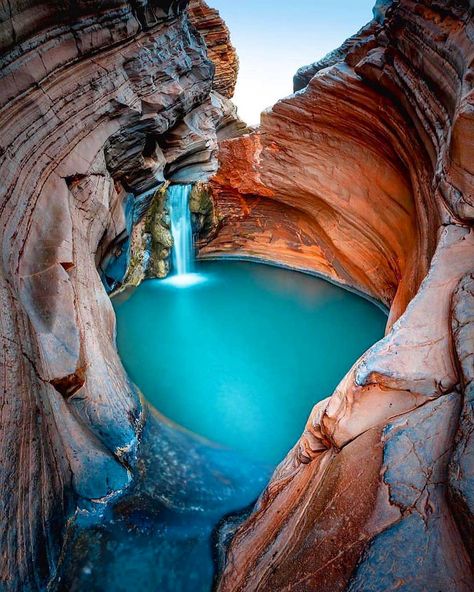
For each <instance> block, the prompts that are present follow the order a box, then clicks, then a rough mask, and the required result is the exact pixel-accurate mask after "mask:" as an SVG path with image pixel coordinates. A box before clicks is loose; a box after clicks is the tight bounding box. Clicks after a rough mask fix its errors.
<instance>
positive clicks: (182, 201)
mask: <svg viewBox="0 0 474 592" xmlns="http://www.w3.org/2000/svg"><path fill="white" fill-rule="evenodd" d="M192 188H193V186H192V185H170V186H169V187H168V191H167V197H168V207H169V212H170V222H171V234H172V236H173V251H172V264H173V269H172V275H171V276H170V277H169V278H168V282H169V283H171V284H173V285H174V286H190V285H192V284H196V283H199V282H201V281H203V280H202V278H201V276H199V275H198V274H196V273H193V268H194V246H193V228H192V223H191V211H190V209H189V197H190V195H191V191H192Z"/></svg>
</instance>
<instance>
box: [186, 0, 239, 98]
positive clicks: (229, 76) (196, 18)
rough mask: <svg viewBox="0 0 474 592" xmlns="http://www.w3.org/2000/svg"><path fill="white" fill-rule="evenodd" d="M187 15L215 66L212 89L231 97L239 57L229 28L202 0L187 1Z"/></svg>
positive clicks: (235, 81) (235, 80)
mask: <svg viewBox="0 0 474 592" xmlns="http://www.w3.org/2000/svg"><path fill="white" fill-rule="evenodd" d="M189 17H190V19H191V22H192V23H193V25H194V26H195V27H196V29H197V30H198V31H199V32H200V33H201V35H202V36H203V37H204V39H205V41H206V45H207V51H208V56H209V59H210V60H211V61H212V62H213V63H214V65H215V66H216V80H215V82H214V89H215V90H216V91H217V92H218V93H220V94H221V95H222V96H224V97H227V98H228V99H231V98H232V97H233V96H234V91H235V85H236V83H237V73H238V70H239V59H238V57H237V52H236V51H235V48H234V47H233V45H232V43H231V39H230V33H229V29H228V28H227V26H226V25H225V23H224V22H223V21H222V18H221V17H220V15H219V12H218V11H217V10H216V9H215V8H210V7H209V6H208V5H207V4H206V2H204V1H203V0H191V1H190V2H189Z"/></svg>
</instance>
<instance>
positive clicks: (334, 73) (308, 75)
mask: <svg viewBox="0 0 474 592" xmlns="http://www.w3.org/2000/svg"><path fill="white" fill-rule="evenodd" d="M187 4H188V2H187V0H130V2H127V1H125V0H108V1H106V2H101V3H96V4H95V5H93V3H90V2H83V1H78V2H67V3H65V4H61V5H60V4H58V3H37V2H34V1H33V0H25V1H22V2H20V1H19V0H10V1H9V2H7V3H5V4H4V6H3V8H2V9H0V64H1V66H0V67H1V73H0V77H1V84H0V131H1V133H0V179H1V185H0V238H1V244H2V249H1V253H2V265H1V268H0V298H1V301H2V310H1V315H0V340H1V348H2V349H1V365H0V367H1V377H2V378H1V379H2V393H1V394H0V550H1V552H0V589H1V590H2V591H3V590H5V592H20V591H22V592H36V591H39V590H44V589H46V587H48V589H50V590H54V589H55V582H56V579H55V578H56V575H57V573H58V567H59V566H60V565H61V559H62V553H63V552H64V548H65V547H64V542H65V536H66V532H67V525H68V524H69V523H71V522H72V521H74V520H83V521H87V520H94V519H95V517H97V516H100V515H101V514H102V513H103V512H104V511H105V509H106V508H107V507H108V503H109V502H110V501H111V500H114V499H117V497H119V496H120V495H121V494H122V493H123V491H125V489H126V488H127V487H129V483H130V481H131V480H132V479H133V478H134V476H135V475H136V473H135V467H136V464H137V454H139V444H140V441H141V433H142V430H143V426H144V425H145V422H146V420H147V414H146V407H145V406H144V405H143V402H142V400H141V397H140V395H139V393H137V391H136V388H135V387H134V386H133V385H132V384H131V382H130V380H129V379H128V378H127V376H126V374H125V371H124V369H123V367H122V365H121V362H120V360H119V358H118V355H117V351H116V348H115V319H114V314H113V309H112V306H111V303H110V299H109V297H108V295H107V292H106V289H105V287H104V284H105V286H106V287H107V289H108V290H112V289H116V288H120V286H121V285H122V283H123V281H124V278H127V277H128V278H130V277H131V276H133V277H134V278H135V277H136V278H138V279H137V280H136V281H141V279H142V278H143V277H146V276H147V274H151V275H160V274H163V273H166V267H165V264H164V259H165V258H166V255H167V253H169V248H170V246H171V242H170V241H171V238H170V236H169V233H168V232H167V227H166V212H164V210H163V203H162V201H160V199H161V197H160V196H162V190H163V188H164V187H165V185H166V183H167V182H168V181H173V180H174V181H183V182H194V181H197V180H199V181H203V180H208V179H209V177H210V176H211V175H213V177H212V180H211V181H210V183H209V185H208V188H207V189H206V188H205V187H204V186H203V185H202V183H200V184H198V185H197V188H196V190H195V193H194V194H193V206H192V207H193V212H194V213H195V216H196V217H197V218H199V223H200V226H201V227H202V228H203V229H205V231H209V235H208V236H207V238H206V240H205V241H202V246H201V251H200V254H201V256H202V257H216V256H221V255H225V256H235V257H251V258H255V259H261V260H267V261H274V262H277V263H279V264H283V265H287V266H289V267H294V268H298V269H304V270H307V271H310V272H312V273H318V274H322V275H324V276H325V277H328V278H330V279H332V280H334V281H336V282H338V283H341V284H343V285H346V286H348V287H351V288H355V289H357V290H359V291H361V292H363V293H365V294H367V295H369V296H370V297H373V298H375V299H377V300H378V301H379V302H381V303H383V304H385V305H386V306H387V307H388V308H389V309H390V316H389V323H388V327H387V334H386V336H385V338H384V339H383V340H381V341H380V342H379V343H377V344H375V345H374V346H373V347H372V348H371V349H370V350H369V351H368V352H367V353H366V354H365V355H364V356H362V358H361V359H360V360H359V361H358V362H357V363H356V364H355V366H354V367H353V368H352V369H350V371H349V373H348V374H347V376H346V377H345V378H344V379H343V380H342V382H341V384H340V385H339V387H338V388H337V390H336V392H335V393H334V394H333V395H332V396H331V397H330V398H329V399H326V400H325V401H323V402H321V403H319V404H318V405H317V406H316V407H315V408H314V410H313V412H312V414H311V416H310V418H309V420H308V423H307V425H306V428H305V430H304V433H303V435H302V437H301V439H300V440H299V442H298V443H297V444H296V445H295V447H294V449H293V450H292V451H290V453H289V455H288V456H287V458H286V459H284V460H283V462H282V463H281V465H280V466H279V467H278V469H277V471H276V472H275V474H274V476H273V478H272V480H271V482H270V484H269V485H268V487H267V489H266V490H265V492H264V493H263V495H262V496H261V498H260V499H259V501H258V503H257V505H256V506H255V508H254V510H253V512H252V513H251V514H250V516H249V517H248V518H247V519H246V521H244V522H243V523H242V524H241V525H240V527H239V528H238V530H237V531H236V534H235V536H234V537H233V539H232V541H231V543H230V545H229V546H228V547H227V548H226V549H225V550H224V551H225V559H224V563H223V570H222V573H221V574H220V578H219V581H218V583H217V586H218V589H219V590H220V591H221V592H243V591H246V592H256V591H262V592H266V591H269V590H272V591H273V590H274V591H278V590H291V591H293V592H299V591H301V592H306V591H309V590H325V591H328V592H329V591H330V592H336V591H347V592H362V591H364V592H370V591H373V592H376V591H379V590H384V592H386V591H391V590H393V591H395V590H397V591H406V592H418V591H419V592H421V591H424V590H437V591H443V592H445V591H446V592H448V591H450V590H458V591H461V592H464V591H466V592H467V591H468V590H472V589H473V585H474V584H473V566H472V556H473V555H474V456H473V452H472V450H473V434H474V421H473V405H474V403H473V401H474V392H473V386H472V385H473V376H474V375H473V350H474V346H473V333H474V329H473V324H474V269H473V261H474V236H473V218H474V198H473V194H472V188H473V175H474V166H473V163H474V131H473V130H474V126H473V120H474V92H473V89H472V84H473V80H474V70H473V61H474V21H473V17H472V7H471V4H470V3H469V1H468V0H396V1H394V2H393V3H391V2H389V1H387V0H379V1H378V2H377V5H376V9H375V18H374V21H373V22H371V23H369V24H368V25H367V26H366V27H364V28H363V29H362V30H361V31H359V32H358V33H357V34H356V35H355V36H354V37H353V38H351V39H349V40H348V41H347V42H346V43H344V45H343V46H342V47H341V48H339V49H338V50H336V51H334V52H332V53H331V54H330V55H329V56H327V58H325V59H324V60H322V61H321V62H318V63H315V64H311V65H310V66H307V67H304V68H302V69H301V70H300V71H299V72H298V73H297V75H296V76H295V90H296V91H297V92H295V94H293V95H292V96H290V97H287V98H286V99H283V100H282V101H280V102H278V103H277V104H276V105H275V106H274V107H273V108H271V109H270V110H268V111H267V112H265V113H264V114H263V116H262V123H261V126H260V128H259V129H258V130H256V131H254V132H251V133H246V132H248V130H247V129H246V128H245V126H244V125H243V124H242V122H239V120H238V118H237V116H236V112H235V108H234V106H233V105H232V104H231V103H230V101H229V97H231V96H232V93H233V89H234V87H235V80H236V71H237V58H236V55H235V51H234V49H233V48H232V47H231V45H230V42H229V32H228V30H227V28H226V27H225V25H224V23H223V22H222V20H221V19H220V17H219V16H218V14H217V12H216V11H214V10H213V9H211V8H209V7H208V6H207V5H206V4H205V3H204V2H202V1H200V0H191V2H190V7H189V9H188V7H187ZM199 32H200V33H201V34H202V35H201V34H200V33H199ZM242 134H244V135H242ZM235 136H239V137H235ZM218 152H219V166H218V162H217V156H218ZM206 191H209V193H210V194H211V196H212V198H213V200H214V207H215V211H214V212H212V208H211V205H210V202H209V195H208V193H206ZM215 215H216V216H217V218H218V223H217V225H215V224H214V216H215ZM216 226H217V230H216ZM211 230H212V232H210V231H211ZM136 245H138V247H136ZM150 254H151V255H150ZM153 254H155V255H153ZM135 255H137V256H139V264H137V262H136V258H135ZM148 255H150V257H149V256H148ZM153 257H155V258H153ZM127 281H128V280H127ZM133 281H135V280H133ZM161 421H162V420H161V419H160V418H158V419H156V421H155V422H154V423H153V422H147V423H146V425H145V428H146V429H148V428H149V427H150V425H151V426H152V427H153V426H154V427H153V430H154V431H153V433H154V434H155V432H156V433H157V434H159V433H161V434H164V432H165V431H167V433H168V436H167V438H168V440H167V442H173V441H174V440H173V438H174V436H173V434H178V432H177V431H176V430H174V428H172V427H171V428H170V427H169V426H168V427H167V428H166V430H164V429H162V424H160V422H161ZM269 421H270V419H269ZM170 434H171V436H170ZM160 437H163V438H164V436H160V435H157V438H158V442H155V443H156V444H157V449H159V444H160V442H159V438H160ZM177 440H179V437H178V436H177ZM167 446H168V445H167ZM167 450H168V452H167V454H168V456H167V459H168V460H166V461H163V463H164V465H166V467H165V469H166V470H165V469H164V473H166V475H165V476H166V479H169V480H171V481H172V479H173V472H172V470H171V469H170V470H168V469H169V468H170V467H171V466H172V463H173V462H174V463H177V462H178V461H176V458H184V457H185V456H186V452H187V451H186V450H184V449H183V450H184V452H183V450H181V451H180V456H179V457H176V456H175V454H174V450H173V449H172V447H171V448H169V446H168V448H167ZM166 463H169V464H166ZM150 487H152V485H150ZM234 524H235V519H233V522H232V525H234ZM229 528H230V527H229ZM232 528H233V526H232ZM226 538H227V537H226Z"/></svg>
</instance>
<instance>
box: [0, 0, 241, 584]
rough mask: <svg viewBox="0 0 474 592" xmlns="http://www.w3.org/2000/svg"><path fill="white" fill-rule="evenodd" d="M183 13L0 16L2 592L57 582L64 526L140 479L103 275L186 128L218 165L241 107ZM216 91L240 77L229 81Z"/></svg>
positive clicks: (181, 154) (121, 5)
mask: <svg viewBox="0 0 474 592" xmlns="http://www.w3.org/2000/svg"><path fill="white" fill-rule="evenodd" d="M186 4H187V2H186V1H184V0H151V1H150V2H147V1H143V2H142V1H140V2H134V1H133V2H126V1H122V0H117V1H109V2H103V3H99V4H98V5H95V6H94V5H93V4H91V3H88V2H72V3H66V4H60V3H59V4H58V3H54V2H53V3H49V4H48V3H46V4H45V3H42V4H41V3H35V2H15V1H12V2H8V3H7V4H5V6H4V7H3V9H2V10H1V12H0V17H1V18H0V22H1V27H0V30H1V35H0V52H1V53H0V55H1V57H0V63H1V85H0V130H1V134H0V143H1V148H0V178H1V179H2V183H1V188H0V218H1V223H0V229H1V230H0V232H1V244H2V266H1V273H0V294H1V299H2V314H1V319H0V323H1V324H0V337H1V343H2V362H1V368H2V373H1V374H2V394H1V396H0V397H1V399H0V401H1V404H0V492H1V496H0V497H1V503H0V507H1V512H0V549H1V553H0V587H1V589H2V590H6V591H8V592H12V591H17V590H18V591H19V590H21V591H23V592H26V591H29V590H40V589H44V588H45V586H46V585H47V583H48V582H49V581H50V580H51V578H52V577H54V575H55V573H56V571H57V566H58V561H59V558H60V554H61V548H62V544H63V540H64V533H65V527H66V522H67V520H68V519H70V518H71V517H72V516H73V515H74V514H75V515H76V516H77V515H82V516H88V515H90V516H93V515H94V514H100V513H101V512H102V511H103V508H104V507H105V505H106V503H107V502H108V501H109V500H111V499H113V498H114V497H115V496H117V495H118V494H120V493H121V491H123V490H124V488H126V487H127V486H128V483H129V481H130V479H131V469H132V468H133V465H134V462H135V456H136V448H137V442H138V436H139V433H140V430H141V426H142V424H143V420H144V415H143V408H142V404H141V402H140V399H139V397H138V395H137V393H136V390H135V388H134V387H133V385H132V384H131V383H130V381H129V380H128V378H127V376H126V375H125V372H124V370H123V367H122V365H121V362H120V360H119V358H118V355H117V351H116V348H115V321H114V314H113V310H112V306H111V303H110V300H109V298H108V296H107V294H106V292H105V289H104V287H103V285H102V283H101V280H100V277H99V274H98V272H97V268H96V265H97V264H98V263H99V262H100V261H101V260H102V258H103V256H104V254H105V253H107V252H109V251H110V250H111V249H112V250H116V251H117V250H118V251H119V250H120V248H121V247H120V245H121V241H122V242H123V240H124V237H126V236H127V235H128V234H129V233H130V232H131V227H130V224H131V223H133V222H135V221H137V220H138V219H139V218H140V216H141V215H143V212H144V210H145V209H146V207H147V195H148V194H147V192H146V190H148V189H150V188H154V187H156V186H157V185H159V184H162V183H163V182H164V181H165V179H166V178H169V176H170V175H173V172H170V169H171V168H172V165H173V163H175V162H176V160H177V159H181V160H182V161H186V154H187V152H188V151H191V152H192V154H193V155H194V156H195V155H196V152H199V150H196V146H195V145H194V144H193V142H195V138H194V136H192V135H189V134H190V132H189V129H190V128H189V127H188V126H187V122H188V120H189V118H194V119H193V121H192V126H191V127H192V129H193V130H194V132H193V133H197V132H196V131H195V130H197V129H198V126H196V121H195V120H196V119H200V120H203V121H204V124H205V125H204V126H203V129H204V132H203V133H204V135H205V136H206V137H205V138H204V144H205V150H206V151H207V158H214V153H212V154H211V152H212V151H210V150H209V143H210V142H211V140H212V137H214V144H215V147H214V151H215V150H216V148H217V140H216V129H215V128H216V127H217V128H220V127H222V126H224V125H227V124H233V123H234V118H233V116H232V113H231V111H232V108H231V107H229V106H228V105H227V103H226V99H224V98H219V97H218V96H217V95H213V96H211V90H212V84H213V74H214V66H213V64H212V62H210V61H209V59H208V57H207V49H206V46H205V44H204V41H203V39H202V37H201V36H200V35H199V34H198V32H197V31H196V30H195V28H194V27H193V26H192V25H191V24H190V22H189V19H188V15H187V12H186V11H185V8H186ZM198 8H199V6H196V5H195V9H196V10H197V9H198ZM214 25H215V28H216V31H218V30H219V26H223V25H221V24H220V23H214ZM222 34H223V36H224V37H223V38H224V39H225V38H226V37H225V36H226V35H227V31H226V30H224V29H222ZM216 84H218V85H219V86H222V87H223V88H227V87H229V88H230V86H231V84H232V81H231V79H230V78H229V75H228V73H226V74H225V80H224V79H222V80H221V79H219V78H217V79H216ZM168 132H169V133H168ZM210 137H211V140H210V139H209V138H210ZM177 144H178V145H177ZM183 166H184V165H183ZM176 168H177V167H175V169H176ZM210 168H211V170H212V167H210ZM143 192H145V194H144V195H143ZM117 254H118V253H117Z"/></svg>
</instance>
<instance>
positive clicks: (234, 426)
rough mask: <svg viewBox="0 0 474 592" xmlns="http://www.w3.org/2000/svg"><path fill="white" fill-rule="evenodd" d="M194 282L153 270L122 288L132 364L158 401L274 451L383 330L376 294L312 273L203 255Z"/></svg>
mask: <svg viewBox="0 0 474 592" xmlns="http://www.w3.org/2000/svg"><path fill="white" fill-rule="evenodd" d="M194 271H195V272H196V273H197V274H198V275H197V276H194V277H195V279H197V280H198V281H196V282H195V283H193V284H191V285H187V286H181V285H176V283H175V282H173V281H169V280H165V281H163V280H148V281H145V282H144V283H143V284H142V285H140V286H139V287H138V288H136V289H134V290H133V291H131V292H129V293H127V294H125V295H121V296H120V297H118V298H116V299H115V300H114V307H115V311H116V315H117V346H118V350H119V353H120V355H121V358H122V361H123V363H124V366H125V368H126V370H127V372H128V374H129V375H130V377H131V378H132V380H133V381H134V382H135V383H136V384H137V385H138V386H139V388H140V389H141V390H142V392H143V394H144V395H145V397H146V398H147V399H148V401H149V402H150V403H151V404H152V405H154V406H155V407H156V408H157V409H158V410H159V411H160V412H161V413H163V414H164V415H165V416H167V417H168V418H170V419H171V420H173V421H175V422H176V423H178V424H180V425H182V426H184V427H185V428H187V429H189V430H191V431H192V432H195V433H196V434H198V435H200V436H203V437H205V438H207V439H209V440H211V441H213V442H215V443H218V444H220V445H222V446H225V447H228V448H229V449H231V450H235V451H237V452H238V453H240V454H241V455H243V456H245V457H247V458H249V459H253V460H256V461H258V462H265V463H270V464H273V465H274V464H276V463H278V462H279V461H280V460H281V459H282V458H283V457H284V456H285V454H286V452H287V451H288V450H289V449H290V448H291V447H292V446H293V444H294V443H295V442H296V440H297V439H298V437H299V435H300V434H301V432H302V430H303V428H304V425H305V422H306V419H307V417H308V414H309V413H310V411H311V408H312V407H313V405H314V404H315V403H317V402H318V401H320V400H321V399H324V398H325V397H328V396H329V395H330V394H331V393H332V392H333V390H334V388H335V387H336V385H337V384H338V382H339V381H340V379H341V378H342V377H343V376H344V374H345V373H346V372H347V370H348V369H349V368H350V367H351V366H352V364H353V363H354V362H355V361H356V360H357V358H358V357H359V356H360V355H361V354H362V353H363V352H364V351H365V350H366V349H367V348H368V347H370V346H371V345H372V344H373V343H374V342H376V341H377V340H378V339H380V338H381V337H382V336H383V333H384V327H385V323H386V315H385V314H384V312H383V311H382V310H381V309H379V308H378V307H377V306H375V305H374V304H373V303H371V302H369V301H368V300H366V299H364V298H362V297H360V296H358V295H356V294H353V293H351V292H349V291H347V290H344V289H342V288H340V287H338V286H335V285H333V284H331V283H329V282H327V281H325V280H323V279H320V278H316V277H312V276H309V275H307V274H303V273H298V272H294V271H289V270H285V269H280V268H277V267H273V266H267V265H263V264H257V263H250V262H237V261H228V260H227V261H225V260H224V261H210V262H203V263H197V264H196V266H195V270H194Z"/></svg>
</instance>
